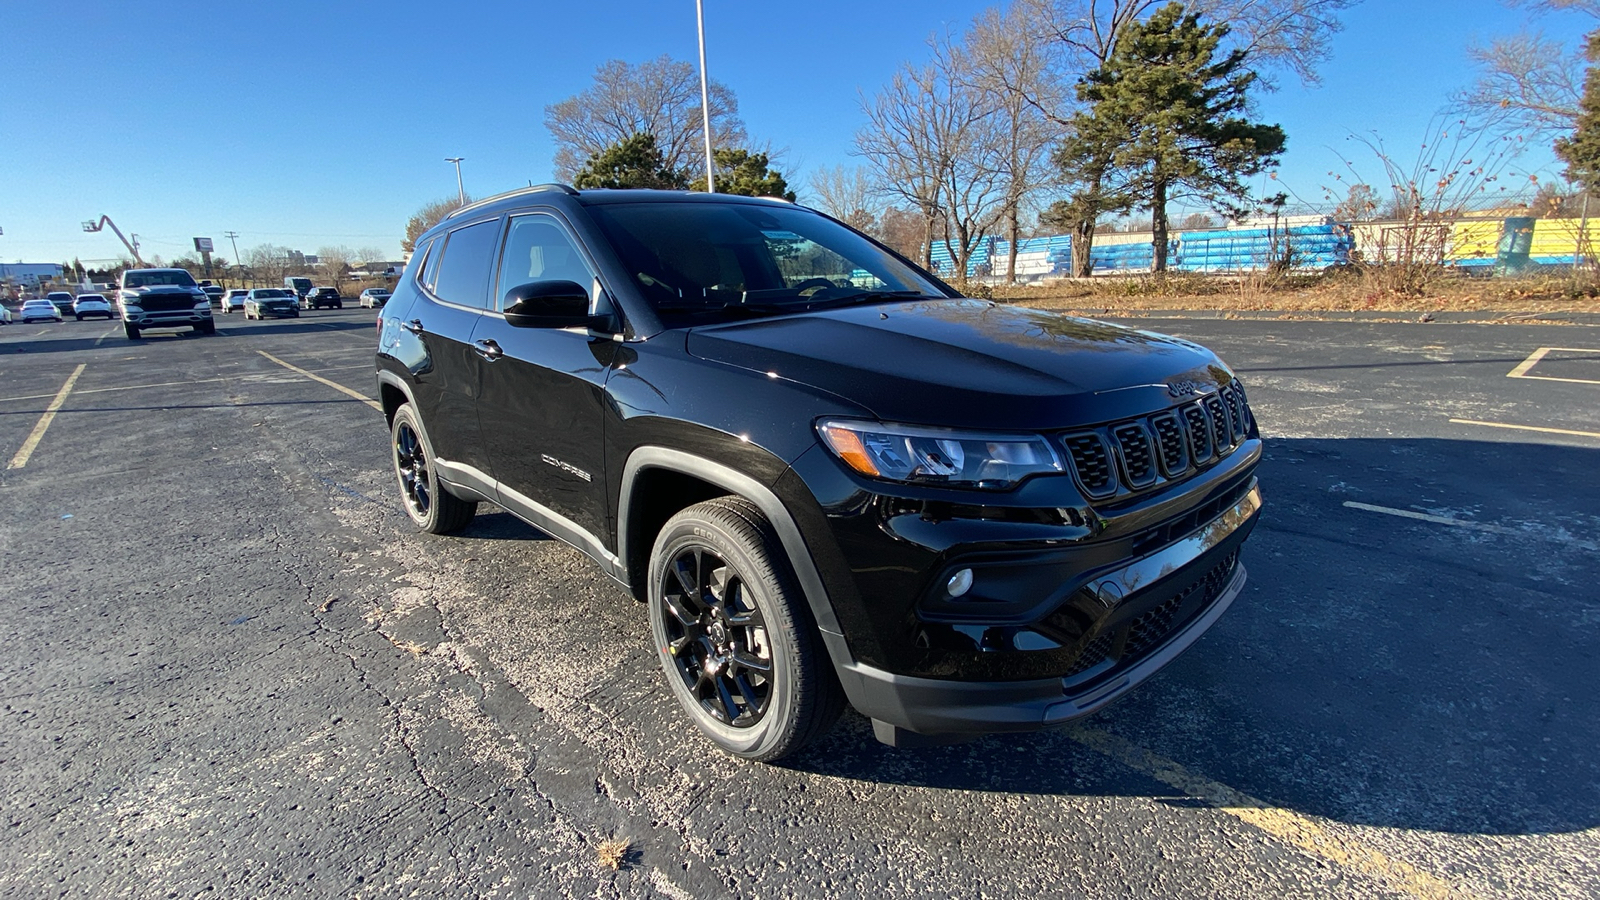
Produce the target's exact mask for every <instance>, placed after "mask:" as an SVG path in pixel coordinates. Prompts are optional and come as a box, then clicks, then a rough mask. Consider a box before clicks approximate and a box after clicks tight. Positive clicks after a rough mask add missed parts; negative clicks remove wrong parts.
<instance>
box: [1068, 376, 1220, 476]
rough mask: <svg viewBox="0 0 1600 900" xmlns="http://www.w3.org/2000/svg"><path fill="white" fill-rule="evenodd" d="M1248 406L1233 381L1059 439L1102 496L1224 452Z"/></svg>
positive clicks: (1205, 462)
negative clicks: (1184, 400) (1198, 395)
mask: <svg viewBox="0 0 1600 900" xmlns="http://www.w3.org/2000/svg"><path fill="white" fill-rule="evenodd" d="M1251 421H1252V420H1251V416H1250V405H1249V403H1247V402H1246V401H1245V396H1244V389H1243V388H1241V387H1240V386H1239V383H1238V382H1237V381H1234V382H1232V383H1230V384H1229V385H1228V386H1226V387H1224V388H1221V389H1219V390H1217V391H1216V392H1215V393H1211V394H1208V395H1207V396H1205V397H1202V398H1199V399H1196V400H1191V401H1189V402H1188V403H1185V404H1184V405H1183V406H1180V407H1177V408H1175V409H1169V410H1166V411H1163V412H1160V413H1156V414H1154V415H1150V416H1140V417H1138V418H1132V419H1123V420H1121V421H1118V422H1111V423H1109V424H1106V425H1102V426H1099V427H1097V428H1094V429H1085V430H1084V431H1081V432H1078V433H1076V434H1069V435H1066V436H1065V437H1063V438H1062V442H1063V443H1064V444H1065V445H1066V447H1067V450H1068V452H1069V454H1070V455H1071V457H1072V465H1073V467H1074V469H1075V470H1076V472H1077V475H1078V482H1079V484H1081V485H1082V486H1083V489H1084V490H1085V491H1087V492H1088V494H1089V496H1090V497H1091V498H1093V499H1096V500H1104V499H1107V498H1109V497H1111V496H1113V495H1116V494H1117V493H1118V487H1119V485H1120V486H1121V487H1122V488H1123V491H1122V492H1123V493H1126V492H1127V491H1130V490H1131V491H1142V490H1145V489H1146V488H1150V487H1153V486H1155V485H1156V484H1159V483H1162V481H1163V479H1165V480H1167V481H1176V480H1178V479H1181V478H1183V477H1185V476H1187V475H1188V474H1190V473H1191V472H1193V471H1194V470H1195V469H1197V468H1204V467H1206V466H1209V465H1211V464H1212V463H1214V462H1216V461H1217V460H1219V459H1221V458H1223V457H1225V456H1227V455H1228V453H1229V452H1230V451H1232V450H1233V448H1235V447H1237V446H1239V444H1240V443H1241V442H1243V441H1244V438H1245V435H1246V434H1248V433H1249V431H1250V428H1251V427H1252V426H1251Z"/></svg>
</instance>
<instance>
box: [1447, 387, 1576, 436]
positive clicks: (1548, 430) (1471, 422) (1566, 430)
mask: <svg viewBox="0 0 1600 900" xmlns="http://www.w3.org/2000/svg"><path fill="white" fill-rule="evenodd" d="M1550 380H1557V379H1550ZM1595 383H1596V384H1600V382H1595ZM1450 421H1451V422H1453V423H1455V424H1457V425H1482V426H1483V427H1485V428H1510V429H1512V430H1514V431H1538V432H1543V433H1544V434H1570V435H1573V436H1575V437H1591V438H1600V431H1574V430H1572V429H1571V428H1546V427H1544V426H1542V425H1512V424H1509V423H1507V422H1484V421H1480V420H1478V419H1451V420H1450Z"/></svg>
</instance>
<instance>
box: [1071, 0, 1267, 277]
mask: <svg viewBox="0 0 1600 900" xmlns="http://www.w3.org/2000/svg"><path fill="white" fill-rule="evenodd" d="M1227 34H1228V26H1226V25H1223V24H1217V25H1202V24H1201V23H1200V17H1199V16H1198V15H1193V14H1187V13H1185V12H1184V7H1183V4H1181V3H1176V2H1175V3H1170V4H1168V5H1167V6H1165V7H1162V8H1161V9H1160V10H1159V11H1157V12H1156V13H1155V14H1154V15H1153V16H1151V17H1150V18H1149V19H1148V20H1146V21H1144V22H1139V23H1135V24H1133V25H1131V26H1129V32H1128V34H1127V36H1126V38H1125V39H1124V40H1123V41H1121V42H1120V44H1119V47H1118V49H1117V52H1116V53H1115V54H1114V55H1113V56H1112V57H1111V58H1110V59H1109V60H1107V61H1106V63H1105V65H1103V66H1101V67H1100V68H1098V69H1096V70H1095V71H1093V72H1090V73H1089V74H1088V75H1086V76H1085V77H1084V79H1083V81H1081V82H1080V83H1079V86H1078V94H1079V97H1080V99H1082V100H1083V101H1084V102H1085V103H1086V104H1087V108H1086V109H1085V110H1084V111H1083V112H1081V113H1079V114H1078V115H1076V116H1074V117H1073V120H1072V123H1071V124H1072V138H1071V139H1069V142H1068V144H1067V145H1066V146H1065V147H1064V153H1063V156H1062V157H1061V158H1059V159H1058V162H1062V163H1063V164H1064V165H1063V168H1064V170H1065V171H1066V173H1067V174H1068V175H1069V176H1070V175H1071V174H1073V171H1072V166H1071V164H1072V163H1073V162H1074V160H1094V159H1095V158H1096V157H1097V155H1099V154H1105V155H1106V157H1107V158H1109V160H1110V166H1109V167H1108V168H1107V169H1106V170H1105V171H1106V173H1107V174H1106V176H1105V177H1104V178H1103V179H1101V180H1099V181H1097V182H1095V183H1093V184H1089V185H1087V186H1086V187H1085V188H1084V189H1083V190H1081V191H1080V194H1079V195H1075V198H1074V199H1075V200H1079V201H1082V202H1084V203H1085V204H1088V205H1094V206H1097V207H1098V210H1097V211H1098V212H1113V211H1122V210H1126V209H1129V208H1140V209H1148V210H1150V213H1151V219H1152V226H1151V230H1152V231H1153V232H1154V241H1153V243H1154V251H1155V253H1154V263H1153V268H1154V270H1155V271H1157V272H1162V271H1165V270H1166V268H1167V232H1168V220H1167V205H1168V203H1170V202H1171V201H1173V200H1175V199H1178V198H1180V197H1186V198H1195V199H1199V200H1202V201H1204V202H1206V203H1208V204H1209V205H1212V206H1214V207H1216V208H1218V209H1221V210H1225V211H1228V212H1230V213H1237V212H1238V211H1239V210H1240V208H1241V207H1242V206H1243V205H1244V201H1245V199H1246V198H1247V197H1248V196H1249V188H1248V187H1247V186H1246V184H1245V182H1244V179H1245V178H1247V177H1249V176H1251V175H1255V174H1258V173H1260V172H1261V171H1263V170H1264V169H1266V168H1267V167H1269V166H1271V165H1273V164H1274V163H1276V161H1277V158H1278V156H1279V154H1281V153H1282V152H1283V148H1284V144H1285V138H1284V133H1283V129H1282V128H1279V127H1278V126H1276V125H1260V124H1256V123H1253V122H1251V121H1249V120H1248V119H1247V118H1245V115H1246V113H1247V112H1248V106H1249V99H1248V96H1249V93H1248V92H1249V89H1250V87H1251V86H1252V85H1253V84H1254V83H1255V82H1256V79H1257V76H1256V74H1255V72H1253V71H1251V70H1249V69H1248V68H1246V66H1245V62H1246V58H1247V55H1248V54H1247V52H1246V51H1244V50H1234V51H1232V52H1230V53H1227V54H1226V55H1223V56H1221V57H1220V58H1218V55H1217V49H1218V46H1219V45H1220V44H1221V43H1222V40H1223V38H1225V37H1226V36H1227ZM1074 154H1076V155H1074ZM1090 168H1096V167H1090Z"/></svg>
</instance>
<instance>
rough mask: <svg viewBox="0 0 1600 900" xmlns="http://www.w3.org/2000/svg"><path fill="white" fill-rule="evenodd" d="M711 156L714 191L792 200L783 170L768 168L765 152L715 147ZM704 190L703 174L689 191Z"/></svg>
mask: <svg viewBox="0 0 1600 900" xmlns="http://www.w3.org/2000/svg"><path fill="white" fill-rule="evenodd" d="M711 159H712V161H713V162H715V163H716V166H717V193H719V194H740V195H743V196H745V197H782V198H783V199H785V200H788V201H789V202H790V203H793V202H794V198H795V194H794V191H791V190H789V182H788V181H786V180H785V179H784V177H783V173H782V172H779V171H778V170H776V169H773V168H770V161H769V160H768V158H767V155H766V154H765V153H751V152H750V151H748V150H717V151H715V152H713V153H712V154H711ZM705 189H706V179H705V176H704V175H702V176H700V177H699V178H697V179H695V181H694V183H693V184H691V185H689V190H691V191H703V190H705Z"/></svg>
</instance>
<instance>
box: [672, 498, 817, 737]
mask: <svg viewBox="0 0 1600 900" xmlns="http://www.w3.org/2000/svg"><path fill="white" fill-rule="evenodd" d="M649 579H650V581H649V591H650V593H649V597H648V605H649V609H650V631H651V634H652V636H653V637H654V638H655V642H656V651H657V655H658V656H659V658H660V660H661V666H662V669H663V670H664V671H665V672H666V676H667V684H668V686H669V687H670V689H671V691H672V693H673V695H674V696H675V697H676V698H677V699H678V703H679V705H680V706H682V707H683V709H684V711H685V712H687V713H688V714H689V718H690V720H691V721H693V722H694V724H695V727H696V728H698V729H700V731H701V733H702V734H704V735H705V736H706V737H708V738H710V739H711V740H712V742H713V743H715V744H716V745H717V746H718V747H720V748H722V749H723V750H724V751H726V752H727V753H730V754H732V755H734V756H739V757H743V758H745V759H750V760H757V761H762V762H765V761H770V760H775V759H778V758H780V757H783V756H787V755H789V754H791V753H795V752H797V751H799V750H801V749H803V748H804V747H806V746H808V745H810V744H812V743H814V742H815V741H816V740H818V739H819V738H821V737H822V736H823V735H825V734H827V732H828V730H829V729H830V728H832V727H833V723H834V722H835V721H837V720H838V718H839V714H840V713H841V712H842V711H843V709H844V692H843V690H842V689H841V688H840V687H839V683H838V681H837V680H836V679H835V677H834V674H833V669H832V666H831V663H830V661H829V659H828V654H827V651H826V649H825V648H824V647H823V646H822V641H821V638H820V636H819V635H818V633H817V628H816V623H815V622H814V621H813V620H812V617H811V610H810V608H809V607H807V606H806V601H805V598H804V596H803V595H802V594H801V592H800V589H799V587H798V586H797V585H796V584H795V583H794V579H793V577H792V576H791V575H790V572H789V567H788V560H787V558H786V556H785V555H784V552H783V548H782V545H781V544H780V543H779V542H778V538H777V535H776V534H775V533H774V532H773V530H772V526H771V525H770V524H769V523H768V522H767V519H766V517H765V516H763V515H762V513H761V511H760V509H759V508H757V507H756V505H755V504H753V503H751V502H750V501H748V500H745V499H743V498H740V497H719V498H717V499H715V500H708V501H706V502H704V503H698V504H696V505H694V506H691V507H689V508H688V509H685V510H683V511H682V512H679V513H678V514H677V515H675V516H673V517H672V518H671V519H669V520H668V521H667V524H666V525H664V526H663V527H662V529H661V533H660V534H659V535H658V536H657V537H656V542H655V547H654V549H653V550H652V551H651V554H650V574H649Z"/></svg>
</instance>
